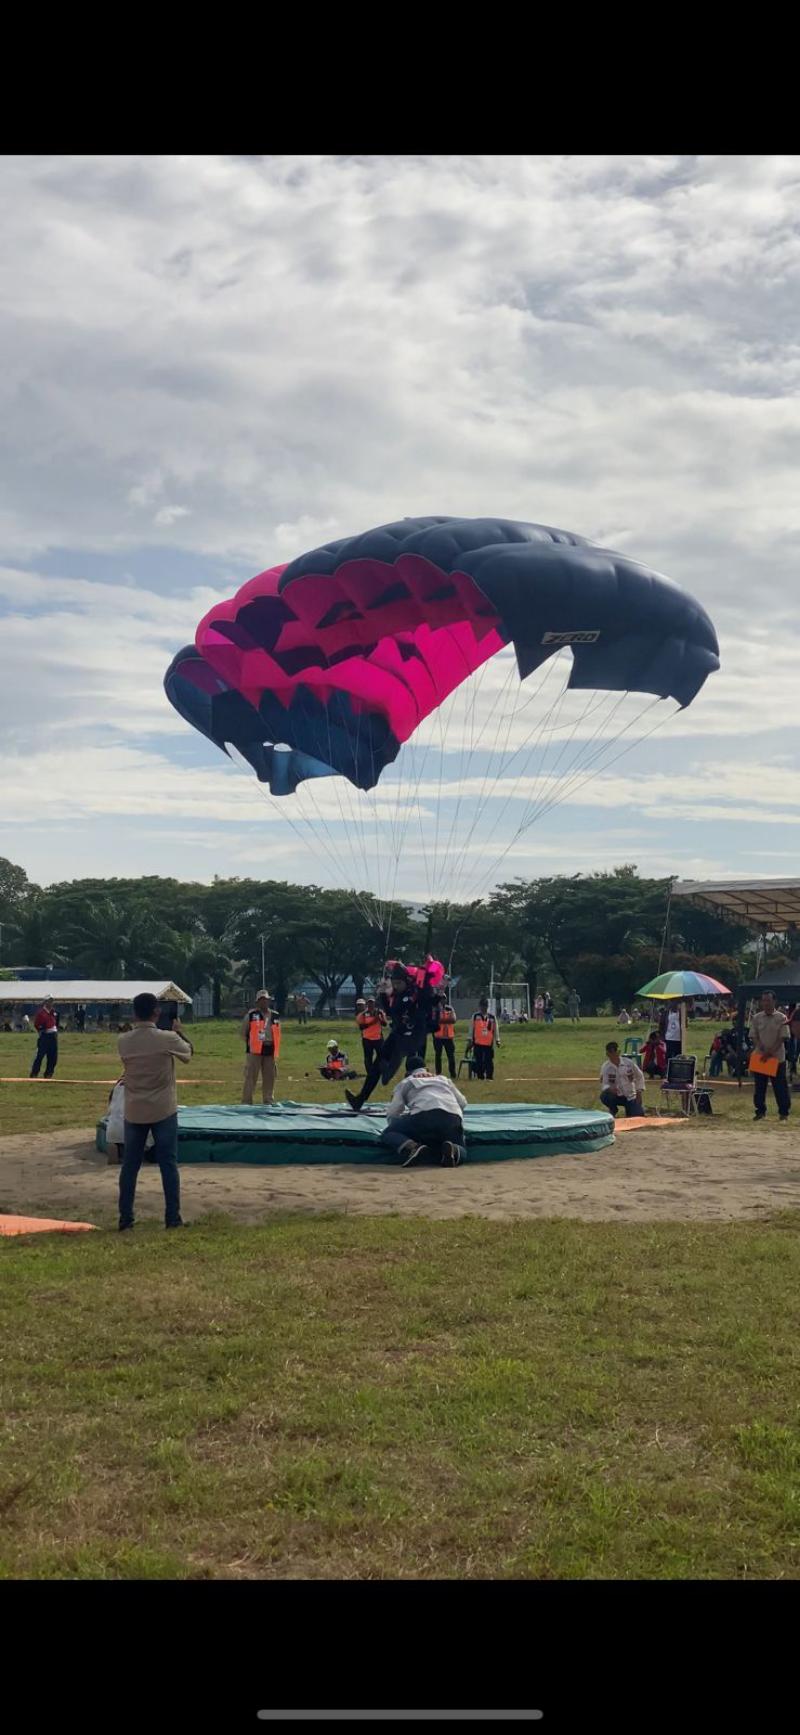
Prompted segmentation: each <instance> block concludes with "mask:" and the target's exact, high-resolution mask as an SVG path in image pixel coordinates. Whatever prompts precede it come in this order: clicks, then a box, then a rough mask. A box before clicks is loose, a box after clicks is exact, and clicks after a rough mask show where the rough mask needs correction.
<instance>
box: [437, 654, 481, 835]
mask: <svg viewBox="0 0 800 1735" xmlns="http://www.w3.org/2000/svg"><path fill="white" fill-rule="evenodd" d="M488 666H489V665H488V664H487V663H484V664H483V666H482V667H481V669H480V670H479V671H478V673H477V675H476V676H475V677H474V679H473V680H471V681H470V682H469V683H468V687H467V691H466V706H465V715H464V719H463V723H462V727H461V729H460V731H459V734H460V748H459V763H458V772H457V775H456V783H457V787H458V796H457V799H456V803H455V808H454V811H453V814H452V816H451V820H450V830H449V832H448V834H447V842H446V845H445V861H448V862H449V860H450V855H451V850H452V847H453V838H454V836H455V833H456V827H457V824H458V816H459V813H460V810H461V803H462V801H463V798H464V795H463V784H464V780H465V778H466V774H467V769H468V765H469V756H470V754H471V753H472V751H473V748H474V744H475V713H476V710H477V704H478V694H479V692H482V690H483V682H484V677H485V675H486V671H487V668H488ZM455 698H456V695H455V693H454V694H453V701H454V703H453V706H452V707H451V717H452V716H453V715H454V714H455V711H456V709H457V706H456V704H455Z"/></svg>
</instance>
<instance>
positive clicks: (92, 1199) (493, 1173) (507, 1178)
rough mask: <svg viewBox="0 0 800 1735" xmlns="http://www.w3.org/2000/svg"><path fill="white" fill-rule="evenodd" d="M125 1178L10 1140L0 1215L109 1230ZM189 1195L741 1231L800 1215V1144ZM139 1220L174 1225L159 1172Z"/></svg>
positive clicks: (191, 1197)
mask: <svg viewBox="0 0 800 1735" xmlns="http://www.w3.org/2000/svg"><path fill="white" fill-rule="evenodd" d="M117 1175H118V1170H117V1168H116V1165H113V1166H112V1165H108V1164H106V1162H105V1160H104V1159H102V1158H99V1157H98V1154H97V1153H96V1152H95V1150H94V1132H93V1129H91V1128H89V1127H85V1128H84V1127H80V1128H76V1129H71V1130H61V1131H58V1132H49V1133H33V1134H27V1133H20V1134H15V1135H13V1136H12V1137H6V1138H0V1211H10V1212H11V1211H19V1212H26V1213H36V1212H38V1213H42V1214H47V1215H48V1216H52V1215H54V1214H55V1213H56V1212H58V1213H59V1214H60V1215H63V1216H66V1217H75V1218H80V1219H81V1220H83V1221H85V1220H87V1219H89V1220H91V1221H93V1222H95V1223H98V1224H100V1225H103V1226H105V1227H108V1226H111V1225H113V1224H114V1222H115V1217H116V1188H117ZM182 1186H183V1206H184V1212H185V1215H186V1216H187V1217H190V1218H198V1217H201V1216H204V1215H205V1214H206V1213H208V1212H212V1211H223V1212H226V1213H227V1214H229V1215H230V1216H231V1217H233V1218H235V1219H236V1221H237V1222H240V1223H259V1222H263V1221H265V1220H266V1219H267V1218H269V1216H270V1215H271V1214H272V1213H274V1212H276V1211H303V1212H309V1213H313V1212H319V1211H347V1212H350V1213H352V1214H354V1215H357V1216H378V1215H384V1214H387V1213H394V1214H399V1215H404V1216H423V1217H436V1218H447V1217H461V1216H481V1217H491V1218H495V1219H506V1220H509V1219H512V1218H536V1217H576V1218H581V1219H583V1220H584V1221H587V1222H601V1221H606V1222H648V1221H650V1222H668V1221H671V1222H676V1221H684V1222H710V1221H716V1222H730V1221H734V1220H736V1219H749V1220H752V1219H757V1218H764V1217H768V1216H771V1215H772V1214H774V1213H775V1212H777V1211H783V1210H789V1209H793V1208H795V1207H796V1206H798V1205H800V1143H799V1142H798V1137H797V1132H796V1131H795V1130H794V1129H793V1128H792V1127H791V1124H790V1125H788V1126H779V1125H778V1124H777V1123H776V1122H774V1121H772V1122H770V1121H767V1122H766V1123H765V1124H764V1125H761V1126H753V1127H748V1128H743V1129H741V1130H737V1131H730V1130H729V1129H728V1128H727V1127H724V1126H720V1125H719V1124H717V1125H710V1126H709V1125H704V1126H698V1125H697V1124H696V1122H695V1123H685V1124H683V1125H682V1126H680V1127H674V1128H669V1129H664V1130H661V1129H655V1128H654V1129H653V1130H652V1131H651V1130H648V1131H647V1133H646V1134H642V1135H641V1136H637V1135H636V1134H633V1133H631V1134H630V1136H629V1137H627V1138H624V1139H623V1138H620V1139H619V1140H618V1141H617V1142H616V1143H615V1144H614V1145H613V1146H611V1147H610V1148H609V1149H608V1150H605V1151H600V1152H598V1153H597V1154H596V1155H594V1156H560V1157H548V1158H542V1159H540V1160H539V1161H538V1162H507V1163H496V1164H495V1163H493V1164H489V1165H486V1166H485V1167H484V1166H482V1165H478V1164H475V1165H474V1166H467V1167H465V1168H463V1169H456V1170H449V1171H447V1170H439V1169H435V1170H431V1169H421V1170H416V1169H409V1170H398V1169H386V1168H383V1167H381V1168H379V1169H378V1168H368V1167H366V1166H359V1167H358V1168H357V1169H354V1168H353V1166H352V1165H351V1164H347V1165H344V1164H343V1165H341V1166H337V1165H334V1164H329V1165H325V1166H324V1167H321V1168H320V1167H313V1168H301V1167H294V1166H293V1167H292V1168H291V1169H282V1170H278V1169H263V1168H253V1167H249V1166H248V1167H244V1166H243V1167H234V1166H231V1167H227V1166H226V1167H219V1168H218V1167H216V1166H214V1165H210V1166H209V1167H208V1168H206V1167H205V1166H204V1167H202V1168H200V1167H191V1168H185V1169H183V1170H182ZM137 1211H138V1216H139V1219H140V1220H144V1219H146V1218H157V1219H160V1218H161V1215H162V1199H161V1184H160V1178H159V1175H158V1171H157V1170H155V1169H153V1168H151V1167H150V1166H147V1167H145V1168H143V1169H142V1172H141V1178H140V1182H139V1191H138V1195H137Z"/></svg>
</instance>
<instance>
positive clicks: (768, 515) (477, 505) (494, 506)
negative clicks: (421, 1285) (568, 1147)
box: [0, 156, 800, 895]
mask: <svg viewBox="0 0 800 1735" xmlns="http://www.w3.org/2000/svg"><path fill="white" fill-rule="evenodd" d="M0 211H1V213H2V232H3V238H4V246H3V249H2V256H1V257H0V394H2V403H3V414H2V419H1V421H0V441H2V458H1V459H0V482H1V485H0V726H1V727H2V736H3V748H4V751H3V756H2V762H1V763H0V854H3V855H7V856H10V857H11V858H12V860H14V861H17V862H20V863H21V864H22V865H23V866H24V867H25V868H26V870H27V871H28V873H29V874H30V875H31V877H32V878H34V879H36V880H38V881H39V882H40V883H47V882H48V881H50V880H53V879H63V878H67V877H71V876H74V875H81V874H89V873H92V874H96V873H107V874H123V873H134V872H138V871H147V872H153V871H166V872H174V873H178V874H179V875H180V876H182V877H186V878H190V877H191V878H201V879H210V878H211V876H212V875H213V874H214V873H220V874H229V873H243V874H254V875H258V874H263V875H265V876H279V877H284V876H289V877H297V878H299V879H316V880H320V881H322V882H323V883H325V882H327V883H332V882H333V881H335V880H337V879H338V880H339V881H340V882H341V881H342V880H343V879H344V878H345V877H346V876H347V877H351V876H352V877H355V876H356V875H358V882H359V883H360V884H361V885H369V884H370V883H371V882H370V877H369V876H370V875H373V876H374V875H375V874H376V873H378V872H381V873H382V874H383V875H384V879H383V882H382V887H383V889H384V890H385V891H386V892H387V893H388V891H390V890H392V889H393V888H394V887H395V886H396V889H397V890H400V891H404V892H406V893H408V894H409V895H413V894H417V895H425V894H426V893H427V892H429V891H430V890H431V889H438V890H440V891H441V890H443V889H445V888H446V889H450V890H452V889H454V884H453V881H452V879H450V878H449V877H448V876H450V875H451V874H454V875H456V877H457V878H458V888H459V889H461V888H462V887H464V888H466V889H470V890H473V891H474V890H477V889H478V888H479V886H480V885H481V883H482V878H483V877H485V875H486V872H487V871H488V872H489V877H491V871H492V869H493V864H494V861H495V858H496V856H498V855H499V854H500V852H501V850H502V851H506V853H505V854H504V856H503V861H502V870H503V872H504V873H505V874H506V877H508V875H509V874H510V873H512V872H513V873H516V872H520V873H535V872H537V871H538V872H549V871H560V870H565V871H572V872H575V871H578V870H588V869H590V868H594V867H601V866H610V865H613V864H615V863H617V862H621V861H635V862H637V863H638V864H639V866H640V867H641V868H642V869H643V870H644V871H656V872H659V873H669V872H674V873H678V874H681V875H683V876H685V875H709V876H710V875H712V874H730V875H734V874H737V873H740V874H753V875H768V874H770V873H775V874H777V873H788V872H796V871H798V870H797V869H796V867H795V843H796V839H797V835H798V834H797V830H796V826H797V823H798V817H800V809H799V808H798V801H797V796H796V785H795V784H794V776H795V775H796V767H797V747H796V736H797V730H796V716H797V691H798V677H797V669H798V650H800V623H798V619H797V610H796V606H795V598H796V594H797V584H798V566H799V561H798V556H799V555H800V486H798V470H799V467H800V157H777V156H771V157H751V158H741V157H602V156H595V157H486V158H484V157H451V158H447V157H440V158H419V157H382V158H370V157H347V158H332V157H282V158H262V159H252V158H248V159H239V158H229V157H228V158H226V157H201V156H194V157H146V158H135V157H78V158H69V157H58V158H49V157H20V158H14V157H6V158H5V159H3V161H2V164H0ZM426 513H455V514H465V515H476V516H477V515H481V516H483V515H487V516H502V517H509V518H519V519H533V520H536V521H538V522H542V523H545V524H554V525H559V526H563V527H565V528H567V529H570V530H574V531H578V532H580V533H581V534H583V535H586V536H589V537H591V538H593V539H595V540H597V541H600V542H603V543H605V544H607V545H609V546H611V547H615V548H618V549H620V550H621V551H623V552H625V553H627V554H630V555H632V556H634V557H635V558H637V559H639V560H641V561H643V562H645V563H646V564H648V565H651V566H653V567H655V568H656V569H657V570H659V571H661V572H664V573H667V574H668V575H669V576H671V577H672V578H674V579H676V580H677V581H678V582H679V583H681V584H683V585H684V586H685V587H686V588H687V589H688V590H690V591H692V592H693V593H694V594H696V595H697V596H698V597H699V598H700V599H701V600H702V601H703V602H704V604H705V605H706V607H707V608H708V609H709V611H710V613H711V615H712V617H713V619H714V620H715V623H716V625H717V627H718V631H719V634H720V640H721V646H722V658H723V667H722V671H721V673H720V674H719V675H716V676H714V677H712V678H711V680H710V681H709V682H708V683H707V686H706V688H705V689H704V690H703V692H702V693H701V695H700V697H699V698H698V699H697V701H696V703H695V705H694V706H693V707H692V708H691V709H690V710H689V711H687V712H686V713H685V714H683V715H682V716H681V717H679V718H678V719H677V720H672V721H668V722H667V725H666V728H665V730H664V731H663V732H661V731H657V732H655V733H653V734H650V735H649V736H648V737H647V739H646V740H644V741H643V743H642V745H641V746H640V747H638V748H634V749H633V750H632V751H630V752H629V753H627V754H625V755H623V756H622V757H621V758H616V759H615V758H614V755H613V754H609V768H608V770H607V771H605V772H602V771H601V772H600V774H599V775H598V776H596V777H595V778H594V779H593V780H592V781H591V782H590V783H589V784H588V785H587V784H584V783H581V781H580V779H578V778H574V777H573V779H572V781H571V782H570V781H569V780H568V782H567V787H566V788H565V789H563V790H562V793H563V795H564V800H563V803H562V805H560V806H556V807H554V808H552V810H549V811H546V812H542V813H541V817H540V818H539V819H538V820H537V822H536V824H535V825H531V826H530V827H528V828H527V829H526V830H523V831H522V832H519V826H520V823H521V819H522V817H523V816H524V815H526V814H531V813H533V812H534V811H536V812H538V811H539V810H540V809H542V808H548V809H549V801H548V800H547V799H544V797H546V795H547V791H548V787H549V786H548V784H547V776H548V767H549V766H551V765H552V760H550V761H544V762H542V763H540V764H539V765H538V766H537V764H536V762H535V760H534V761H532V762H531V761H530V760H529V759H528V758H526V757H524V756H523V757H520V753H519V743H520V739H521V738H522V736H521V735H520V730H521V729H522V725H521V723H520V722H519V720H517V721H516V722H515V720H514V718H513V717H512V716H511V714H510V713H508V715H507V712H506V710H505V709H503V706H504V705H505V700H504V699H503V693H504V692H505V691H506V687H505V677H504V671H503V670H502V669H499V670H497V671H492V672H490V675H489V677H487V679H486V680H485V681H484V683H483V687H482V689H481V693H480V695H479V700H478V705H477V709H475V708H473V711H472V712H471V713H469V712H468V711H465V710H464V709H463V706H462V709H461V710H460V711H459V710H458V707H455V708H454V712H453V716H452V718H451V719H450V725H449V732H448V734H447V736H446V738H445V737H440V736H438V735H437V734H436V733H435V731H434V732H433V733H430V732H429V733H428V735H427V736H426V737H423V738H422V739H421V740H420V743H419V745H418V746H417V747H416V748H415V749H414V750H413V751H412V752H410V753H409V755H408V766H407V768H406V770H405V771H404V772H403V775H404V776H405V777H406V783H405V787H404V786H403V784H402V783H401V782H400V772H401V769H402V768H400V767H398V769H397V771H396V772H395V773H394V774H393V776H394V782H393V783H392V784H391V787H389V788H387V793H386V796H385V798H384V800H383V803H382V804H381V802H380V801H378V802H377V803H374V804H373V807H372V809H371V810H370V813H369V814H368V813H366V812H365V811H364V810H362V809H361V808H359V807H358V804H356V806H355V807H353V798H352V797H351V795H350V793H349V791H347V790H345V791H344V794H342V792H341V791H340V790H339V789H338V780H336V784H337V787H334V784H333V783H331V784H328V785H325V786H324V790H322V792H321V793H320V792H319V791H317V792H316V793H315V795H314V803H315V805H314V806H309V804H308V802H306V804H305V806H304V807H299V808H297V809H296V810H293V811H292V813H291V814H289V812H287V809H288V807H289V805H290V803H288V802H286V801H284V802H282V803H276V802H274V801H271V800H269V799H268V798H265V797H264V796H263V794H262V793H261V791H260V790H259V789H258V788H257V786H256V785H255V780H254V779H252V778H251V777H248V776H245V775H244V774H243V773H242V772H241V771H240V770H239V769H237V768H236V767H233V766H229V765H228V764H227V763H226V761H225V760H224V758H223V757H222V756H221V755H220V754H219V753H218V752H217V751H216V750H215V749H214V748H213V747H212V746H211V745H209V744H207V743H205V742H204V741H203V740H202V739H201V738H200V737H196V736H195V735H194V733H193V732H192V731H190V730H189V729H188V728H187V726H186V725H185V724H183V723H182V722H181V720H180V719H179V718H177V717H176V716H175V715H174V714H173V713H172V712H171V710H170V708H169V706H168V704H167V701H166V699H165V698H164V696H163V692H162V678H163V674H164V670H165V668H166V666H167V663H168V662H169V660H170V658H171V656H172V655H173V653H174V652H175V650H177V649H178V648H179V647H180V646H181V645H183V644H185V643H187V642H189V641H190V640H191V638H192V637H193V633H194V629H195V626H196V624H197V622H198V620H199V618H200V616H201V614H202V613H203V612H204V611H205V610H206V609H207V608H208V607H209V606H210V604H211V603H212V602H214V601H216V600H218V599H220V598H221V597H223V596H226V595H229V594H230V593H231V591H232V590H234V589H235V588H236V587H237V586H238V585H239V584H240V583H242V582H243V581H244V580H245V579H247V578H248V577H250V576H251V575H252V574H253V573H255V572H257V571H260V570H261V569H263V568H264V567H266V566H269V565H272V564H275V563H276V562H278V561H280V560H288V559H290V558H292V556H294V555H295V554H297V553H300V552H302V551H303V550H304V549H306V548H310V547H313V546H314V545H315V544H317V543H319V542H321V541H324V540H327V539H329V538H331V537H333V536H337V535H346V534H349V533H353V532H355V531H358V530H362V529H365V528H367V527H368V526H370V525H372V524H379V523H381V522H384V521H387V520H392V519H395V518H400V517H403V516H406V515H413V516H416V515H418V514H426ZM501 682H502V683H503V684H502V688H501ZM524 698H525V694H524V690H523V693H522V699H524ZM519 702H520V696H519V695H515V698H514V703H515V704H518V703H519ZM529 709H531V707H529ZM476 716H478V717H480V718H484V719H485V720H486V727H487V729H488V728H489V727H490V726H491V728H492V738H491V745H492V747H493V749H494V757H493V758H492V759H491V760H489V759H487V737H486V735H484V734H481V736H480V738H479V739H478V740H475V739H474V721H475V717H476ZM498 719H500V722H501V724H502V727H495V726H496V725H497V724H498ZM468 725H469V727H468ZM470 727H471V728H472V734H471V735H470ZM570 727H571V724H570ZM643 727H646V728H647V729H649V728H650V719H649V717H648V718H647V719H646V720H645V723H644V724H643ZM523 735H524V730H523ZM468 737H469V739H468ZM566 738H567V737H566V735H563V734H562V735H558V736H556V737H554V740H556V741H562V740H565V739H566ZM552 745H553V741H552V740H551V747H552ZM468 747H472V748H474V750H475V755H476V756H475V757H474V758H471V757H470V753H469V752H468V751H467V748H468ZM515 754H516V755H517V757H516V758H515V757H514V755H515ZM509 779H510V782H509ZM515 780H516V781H515ZM437 813H438V814H439V830H438V834H437V831H436V827H437V817H436V816H437ZM476 815H477V825H476V824H475V819H476ZM398 816H400V819H401V820H402V823H400V822H399V819H398ZM403 816H404V817H403ZM518 832H519V835H518ZM434 837H436V847H435V850H434V846H433V839H434ZM387 840H388V841H387ZM379 845H380V848H379ZM398 845H399V846H400V858H401V868H400V874H399V878H398V879H397V880H392V879H391V872H393V869H392V870H390V869H388V868H387V865H386V864H387V860H388V859H389V858H390V856H391V851H392V849H396V848H397V846H398ZM354 851H356V852H357V853H356V854H355V855H354ZM376 857H377V859H379V861H380V862H381V864H382V865H381V866H380V867H379V868H376V867H375V865H374V863H375V860H376ZM361 864H363V871H361ZM387 874H388V875H389V878H388V879H387V878H386V876H387Z"/></svg>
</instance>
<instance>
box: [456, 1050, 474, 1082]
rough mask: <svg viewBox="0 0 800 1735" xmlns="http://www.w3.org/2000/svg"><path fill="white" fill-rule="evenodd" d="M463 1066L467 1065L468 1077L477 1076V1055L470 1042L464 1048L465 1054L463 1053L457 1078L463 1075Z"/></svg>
mask: <svg viewBox="0 0 800 1735" xmlns="http://www.w3.org/2000/svg"><path fill="white" fill-rule="evenodd" d="M463 1066H465V1067H466V1069H467V1078H474V1077H475V1056H474V1053H473V1050H472V1044H471V1043H470V1042H468V1043H467V1046H466V1048H465V1049H464V1053H463V1055H462V1057H461V1059H460V1061H459V1063H458V1069H457V1071H456V1078H460V1077H461V1068H462V1067H463Z"/></svg>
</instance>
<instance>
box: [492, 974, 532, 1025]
mask: <svg viewBox="0 0 800 1735" xmlns="http://www.w3.org/2000/svg"><path fill="white" fill-rule="evenodd" d="M489 999H490V1001H491V1002H492V1007H493V1010H494V1012H495V1015H496V1016H497V1017H498V1018H499V1017H501V1015H502V1014H503V1013H507V1014H508V1016H509V1018H519V1016H520V1013H522V1012H524V1014H525V1017H526V1018H530V1015H531V991H530V988H529V987H528V984H527V982H498V981H496V980H493V981H492V985H491V989H490V992H489Z"/></svg>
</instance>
